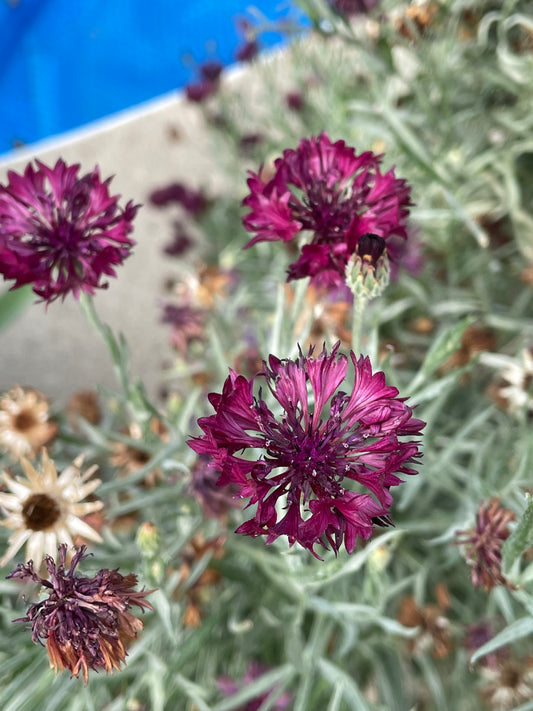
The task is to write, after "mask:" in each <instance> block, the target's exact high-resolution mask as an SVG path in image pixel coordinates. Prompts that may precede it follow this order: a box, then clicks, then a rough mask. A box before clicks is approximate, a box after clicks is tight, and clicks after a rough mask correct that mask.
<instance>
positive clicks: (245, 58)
mask: <svg viewBox="0 0 533 711" xmlns="http://www.w3.org/2000/svg"><path fill="white" fill-rule="evenodd" d="M258 54H259V44H258V42H257V41H256V40H254V39H252V40H247V41H246V42H244V43H243V44H241V45H240V46H239V47H237V49H236V50H235V59H236V60H237V61H238V62H251V61H252V60H254V59H255V58H256V57H257V55H258Z"/></svg>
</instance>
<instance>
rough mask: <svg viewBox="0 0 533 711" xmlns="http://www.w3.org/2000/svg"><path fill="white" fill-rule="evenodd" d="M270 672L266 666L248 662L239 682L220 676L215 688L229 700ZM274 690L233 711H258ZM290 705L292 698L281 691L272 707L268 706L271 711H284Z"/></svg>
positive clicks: (286, 692) (287, 693)
mask: <svg viewBox="0 0 533 711" xmlns="http://www.w3.org/2000/svg"><path fill="white" fill-rule="evenodd" d="M268 671H270V667H269V666H267V665H266V664H259V663H258V662H250V664H249V665H248V668H247V669H246V672H245V674H244V676H243V678H242V679H241V680H240V681H236V680H235V679H232V678H231V677H229V676H221V677H219V678H218V679H217V686H218V688H219V689H220V691H222V692H223V693H224V695H225V696H227V697H229V698H231V697H232V696H234V695H235V694H236V693H237V692H239V691H240V690H241V689H245V688H246V687H247V686H249V685H250V684H251V683H252V682H253V681H255V680H256V679H259V678H260V677H262V676H263V675H264V674H266V673H267V672H268ZM274 691H275V689H272V690H270V691H267V692H265V693H263V694H260V695H259V696H257V697H256V698H255V699H251V700H250V701H247V702H246V703H244V704H243V705H242V706H238V707H237V708H236V709H234V711H258V710H259V709H260V708H261V706H263V705H264V703H265V701H266V700H267V699H268V698H269V697H270V696H271V695H272V693H273V692H274ZM291 703H292V696H291V694H289V692H288V691H283V692H282V693H281V694H280V696H279V697H278V699H277V700H276V701H275V703H274V705H273V706H270V705H269V708H271V709H272V711H285V709H288V708H289V706H290V704H291Z"/></svg>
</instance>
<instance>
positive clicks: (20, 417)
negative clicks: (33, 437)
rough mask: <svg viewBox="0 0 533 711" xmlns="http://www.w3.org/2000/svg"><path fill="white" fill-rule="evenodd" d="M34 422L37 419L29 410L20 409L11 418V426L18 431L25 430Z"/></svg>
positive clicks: (35, 422)
mask: <svg viewBox="0 0 533 711" xmlns="http://www.w3.org/2000/svg"><path fill="white" fill-rule="evenodd" d="M36 424H37V419H36V417H35V415H34V414H33V412H32V411H31V410H21V411H20V412H19V413H18V414H17V415H16V416H15V418H14V420H13V427H14V429H16V430H17V431H18V432H27V431H28V430H31V428H32V427H35V425H36Z"/></svg>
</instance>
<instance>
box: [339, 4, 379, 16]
mask: <svg viewBox="0 0 533 711" xmlns="http://www.w3.org/2000/svg"><path fill="white" fill-rule="evenodd" d="M378 3H379V0H329V4H330V5H331V6H332V7H333V9H334V10H336V11H337V12H338V13H339V14H340V15H346V16H347V17H349V16H350V15H364V14H366V13H367V12H369V11H370V10H372V8H373V7H375V6H376V5H377V4H378Z"/></svg>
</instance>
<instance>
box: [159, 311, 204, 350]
mask: <svg viewBox="0 0 533 711" xmlns="http://www.w3.org/2000/svg"><path fill="white" fill-rule="evenodd" d="M161 322H162V323H168V324H170V325H171V327H172V331H171V334H170V344H171V346H172V347H173V348H175V349H176V350H177V351H178V353H180V354H181V355H183V356H184V355H185V354H186V353H187V351H188V349H189V346H190V345H191V343H194V342H201V341H203V340H204V339H205V324H206V311H205V309H199V308H197V307H195V306H189V305H188V304H165V305H164V306H163V318H162V319H161Z"/></svg>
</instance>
